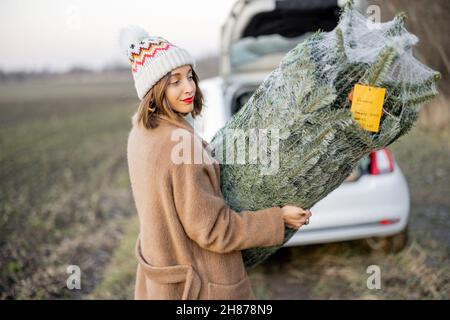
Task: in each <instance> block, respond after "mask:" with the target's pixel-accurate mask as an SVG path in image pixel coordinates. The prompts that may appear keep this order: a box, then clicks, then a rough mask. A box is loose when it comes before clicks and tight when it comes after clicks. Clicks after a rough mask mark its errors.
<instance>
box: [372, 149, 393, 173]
mask: <svg viewBox="0 0 450 320" xmlns="http://www.w3.org/2000/svg"><path fill="white" fill-rule="evenodd" d="M369 157H370V165H369V173H370V174H372V175H378V174H383V173H389V172H393V171H394V160H393V159H392V155H391V152H390V151H389V149H387V148H386V149H381V150H377V151H373V152H371V153H370V155H369Z"/></svg>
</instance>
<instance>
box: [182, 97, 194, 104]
mask: <svg viewBox="0 0 450 320" xmlns="http://www.w3.org/2000/svg"><path fill="white" fill-rule="evenodd" d="M181 101H183V102H185V103H192V101H194V97H190V98H186V99H184V100H181Z"/></svg>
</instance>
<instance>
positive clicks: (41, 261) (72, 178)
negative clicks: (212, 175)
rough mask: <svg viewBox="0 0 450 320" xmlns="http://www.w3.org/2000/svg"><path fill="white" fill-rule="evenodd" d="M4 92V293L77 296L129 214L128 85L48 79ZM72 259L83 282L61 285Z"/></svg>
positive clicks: (93, 280) (0, 289)
mask: <svg viewBox="0 0 450 320" xmlns="http://www.w3.org/2000/svg"><path fill="white" fill-rule="evenodd" d="M0 93H1V94H0V97H1V98H0V114H1V117H0V119H1V120H0V122H1V123H2V125H1V127H0V137H1V138H0V150H1V152H0V164H1V169H0V178H1V180H2V184H1V190H0V198H1V204H0V210H1V216H0V217H1V220H0V260H1V261H2V263H1V266H0V298H1V297H3V298H8V297H10V298H18V299H20V298H53V297H68V298H70V297H75V298H76V297H80V296H82V295H83V294H86V293H88V292H90V291H91V290H92V289H93V288H94V287H95V286H96V284H97V282H98V281H99V279H100V278H101V275H102V273H103V270H104V267H105V264H106V263H107V262H108V261H109V259H110V256H111V251H112V250H113V249H114V248H115V246H116V245H117V243H118V241H119V239H120V236H121V232H122V229H123V226H124V224H126V223H127V221H128V219H129V217H130V216H132V215H133V214H134V213H135V212H134V209H133V208H134V207H133V203H132V197H131V193H130V187H129V182H128V171H127V164H126V139H127V133H128V130H129V129H130V126H131V122H130V116H131V114H132V112H133V111H134V110H135V108H136V103H137V100H136V98H134V92H133V88H130V83H121V84H117V83H111V84H105V83H85V84H75V85H74V84H73V83H64V82H55V83H51V82H50V83H46V84H45V85H41V84H34V83H25V84H15V85H11V84H7V85H2V86H0ZM19 93H20V94H19ZM14 97H15V99H14ZM72 264H75V265H79V266H80V268H81V270H82V290H81V291H70V290H68V289H66V288H65V283H66V279H67V277H68V274H67V273H66V268H67V266H68V265H72Z"/></svg>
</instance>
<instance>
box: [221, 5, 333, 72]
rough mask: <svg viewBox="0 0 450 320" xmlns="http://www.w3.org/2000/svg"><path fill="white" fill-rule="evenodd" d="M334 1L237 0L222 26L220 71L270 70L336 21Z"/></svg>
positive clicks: (328, 29) (330, 27)
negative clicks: (299, 44)
mask: <svg viewBox="0 0 450 320" xmlns="http://www.w3.org/2000/svg"><path fill="white" fill-rule="evenodd" d="M339 10H340V7H339V5H338V1H337V0H315V1H312V0H278V1H276V0H271V1H265V0H254V1H248V0H247V1H238V3H236V5H235V7H234V8H233V10H232V12H231V15H230V17H229V19H228V20H227V22H226V23H225V24H224V26H223V30H222V32H223V33H222V37H223V39H222V42H223V43H222V46H223V49H224V50H223V54H224V56H222V59H221V73H222V75H224V76H227V75H229V74H233V73H242V72H254V71H264V70H266V71H270V70H272V69H274V68H276V67H277V66H278V64H279V62H280V60H281V59H282V57H283V56H284V55H285V54H286V53H287V52H288V51H289V50H291V49H292V48H294V47H295V46H296V45H297V44H298V43H300V42H301V41H303V40H304V39H305V38H306V37H308V36H309V35H311V34H312V33H314V32H315V31H317V30H318V29H322V30H324V31H330V30H332V29H333V28H334V27H335V26H336V24H337V23H338V17H339Z"/></svg>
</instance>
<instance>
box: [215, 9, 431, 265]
mask: <svg viewBox="0 0 450 320" xmlns="http://www.w3.org/2000/svg"><path fill="white" fill-rule="evenodd" d="M417 41H418V39H417V37H416V36H414V35H413V34H411V33H409V32H408V31H407V30H406V29H405V15H404V14H399V15H397V16H396V17H395V18H394V19H393V20H392V21H389V22H386V23H372V22H370V21H369V20H368V19H366V18H365V17H364V16H363V15H362V14H360V13H359V12H358V11H356V10H355V9H354V8H353V5H352V2H348V3H347V5H346V6H345V7H344V9H343V10H342V12H341V17H340V20H339V23H338V25H337V27H336V28H335V29H334V30H333V31H331V32H320V31H318V32H316V33H315V34H314V35H312V36H311V37H309V38H308V39H306V40H305V41H303V42H302V43H300V44H298V45H297V46H296V47H295V48H294V49H292V50H291V51H289V52H288V53H287V54H286V56H285V57H284V58H283V59H282V60H281V62H280V64H279V66H278V68H276V69H275V70H273V71H272V72H271V73H270V74H269V76H268V77H267V78H266V79H265V80H264V81H263V83H262V84H261V85H260V86H259V88H258V89H257V90H256V91H255V93H254V94H253V95H252V96H251V98H250V99H249V100H248V101H247V103H246V104H245V105H244V106H243V107H242V108H241V109H240V110H239V111H238V112H237V113H236V114H235V115H234V116H233V117H232V118H231V119H230V121H229V122H228V123H227V124H226V126H225V127H223V128H222V129H221V130H220V131H219V132H218V133H217V134H216V135H215V136H214V138H213V139H212V141H211V144H210V146H211V147H212V154H213V155H214V157H215V158H216V159H217V160H218V161H219V162H220V165H221V189H222V193H223V196H224V198H225V200H226V201H227V203H228V204H229V205H230V206H231V207H232V208H233V209H234V210H236V211H243V210H258V209H262V208H267V207H272V206H283V205H285V204H294V205H297V206H299V207H302V208H305V209H309V208H311V207H312V206H313V205H314V204H315V203H317V202H318V201H319V200H321V199H323V198H324V197H325V196H326V195H327V194H329V193H330V192H331V191H333V190H334V189H335V188H337V187H338V186H339V185H340V184H341V183H342V182H343V181H344V180H345V178H346V177H347V176H348V175H349V174H350V172H351V171H352V169H353V168H354V167H355V166H356V165H357V164H358V162H359V161H360V160H361V159H362V158H363V157H365V156H367V155H368V154H369V153H370V152H371V151H373V150H376V149H381V148H384V147H386V146H388V145H389V144H391V143H392V142H394V141H395V140H396V139H398V138H399V137H401V136H402V135H404V134H405V133H407V131H408V130H409V129H410V128H411V127H412V126H413V124H414V122H415V121H416V120H417V117H418V114H419V110H420V107H421V105H423V103H424V102H426V101H427V100H429V99H431V98H432V97H434V96H435V95H437V89H436V83H437V81H438V80H439V78H440V74H439V73H438V72H436V71H434V70H432V69H430V68H428V67H427V66H425V65H424V64H422V63H421V62H420V61H418V60H417V59H416V58H415V57H414V56H413V53H412V47H413V46H414V45H415V44H416V43H417ZM357 86H361V87H360V88H365V89H366V91H365V92H366V94H369V98H370V90H375V91H376V90H379V88H382V89H383V90H384V91H383V94H384V95H383V96H382V97H381V99H382V100H381V103H382V104H381V105H380V114H379V118H378V119H377V117H376V116H374V115H373V114H372V113H371V112H369V113H368V114H364V112H363V113H360V114H358V112H355V110H353V107H355V108H357V107H358V105H357V103H356V102H358V103H364V102H367V101H365V100H364V96H363V97H362V98H361V97H356V96H355V94H356V91H357V90H356V88H357ZM358 90H359V89H358ZM367 90H368V91H367ZM352 94H353V100H352V101H351V100H350V99H349V96H350V97H351V95H352ZM355 99H357V100H358V101H355ZM366 100H367V99H366ZM369 100H370V99H369ZM369 102H370V101H369ZM352 104H355V105H356V106H354V105H352ZM364 116H367V117H369V116H370V117H372V116H374V117H373V119H372V118H371V119H370V121H375V122H376V123H375V126H372V127H373V128H375V129H373V128H372V129H371V128H370V127H369V128H368V127H367V126H364V125H363V124H364V123H363V122H361V119H360V118H361V117H364ZM358 117H360V118H358ZM362 120H364V119H362ZM366 120H367V119H366ZM377 120H378V122H377ZM239 141H240V142H242V143H239ZM255 150H256V152H255ZM255 155H256V156H255ZM236 156H237V157H238V158H239V157H241V158H240V161H239V160H238V161H236ZM261 157H264V161H260V160H261ZM229 159H233V160H232V161H231V163H228V160H229ZM262 163H264V164H262ZM268 163H269V165H268ZM312 223H313V222H312ZM261 232H264V230H261ZM295 232H296V231H295V230H293V229H289V228H286V231H285V241H284V242H286V241H288V240H289V239H290V237H291V236H292V235H293V234H294V233H295ZM278 248H279V247H268V248H253V249H249V250H244V251H243V258H244V262H245V265H246V267H248V268H249V267H251V266H254V265H256V264H257V263H259V262H261V261H263V260H264V259H266V258H267V257H268V256H269V255H270V254H272V253H273V252H275V251H276V250H277V249H278Z"/></svg>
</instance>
